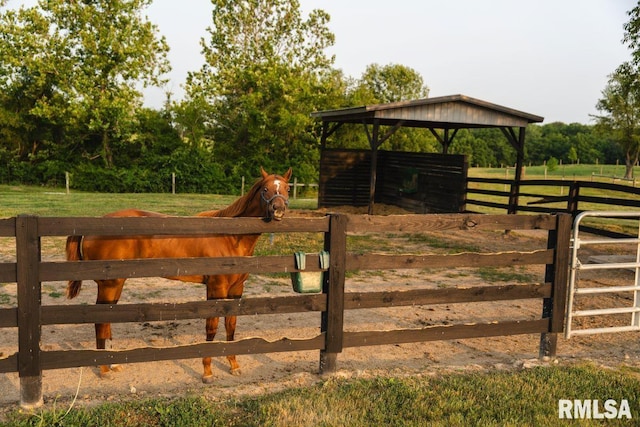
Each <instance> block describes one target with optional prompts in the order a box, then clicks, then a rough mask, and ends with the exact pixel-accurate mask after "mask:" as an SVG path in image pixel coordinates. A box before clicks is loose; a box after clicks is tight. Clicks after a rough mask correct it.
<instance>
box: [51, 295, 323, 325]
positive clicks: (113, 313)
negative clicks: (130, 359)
mask: <svg viewBox="0 0 640 427" xmlns="http://www.w3.org/2000/svg"><path fill="white" fill-rule="evenodd" d="M326 300H327V297H326V295H324V294H314V295H295V296H294V295H292V296H282V297H261V298H248V299H247V298H239V299H219V300H210V301H194V302H185V303H175V304H170V303H155V304H148V303H146V304H97V305H73V306H68V305H54V306H43V307H42V324H43V325H57V324H59V325H63V324H77V323H123V322H152V321H163V320H165V321H166V320H185V319H205V318H207V317H223V316H228V315H233V316H243V315H256V314H276V313H304V312H310V311H323V310H325V309H326V306H327V301H326Z"/></svg>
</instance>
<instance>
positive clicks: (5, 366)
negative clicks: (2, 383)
mask: <svg viewBox="0 0 640 427" xmlns="http://www.w3.org/2000/svg"><path fill="white" fill-rule="evenodd" d="M6 372H18V353H13V354H11V355H9V356H7V357H2V358H0V373H6Z"/></svg>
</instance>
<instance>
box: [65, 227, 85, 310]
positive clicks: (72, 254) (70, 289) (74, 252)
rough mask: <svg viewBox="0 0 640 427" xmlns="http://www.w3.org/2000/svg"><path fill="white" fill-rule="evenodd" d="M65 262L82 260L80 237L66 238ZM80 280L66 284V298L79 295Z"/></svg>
mask: <svg viewBox="0 0 640 427" xmlns="http://www.w3.org/2000/svg"><path fill="white" fill-rule="evenodd" d="M66 251H67V261H80V260H82V236H69V237H67V246H66ZM81 286H82V280H69V283H68V284H67V298H69V299H72V298H75V297H76V296H78V294H79V293H80V287H81Z"/></svg>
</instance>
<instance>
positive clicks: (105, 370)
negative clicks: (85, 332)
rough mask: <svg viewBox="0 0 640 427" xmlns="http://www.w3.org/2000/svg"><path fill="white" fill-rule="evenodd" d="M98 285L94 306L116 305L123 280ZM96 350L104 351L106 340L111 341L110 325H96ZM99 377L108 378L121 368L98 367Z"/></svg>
mask: <svg viewBox="0 0 640 427" xmlns="http://www.w3.org/2000/svg"><path fill="white" fill-rule="evenodd" d="M96 283H97V284H98V297H97V299H96V304H117V303H118V300H119V299H120V295H121V294H122V287H123V285H124V279H116V280H99V281H96ZM95 328H96V348H97V349H98V350H105V349H106V347H107V345H106V344H107V340H113V335H112V333H111V323H96V324H95ZM99 368H100V377H101V378H108V377H109V376H110V374H111V372H112V371H113V372H119V371H121V370H122V368H121V367H120V366H119V365H100V367H99Z"/></svg>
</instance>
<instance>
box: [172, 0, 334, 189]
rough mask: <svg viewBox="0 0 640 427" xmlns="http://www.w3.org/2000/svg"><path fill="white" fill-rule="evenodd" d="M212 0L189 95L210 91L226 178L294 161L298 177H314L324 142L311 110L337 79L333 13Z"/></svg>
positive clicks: (289, 4) (285, 3)
mask: <svg viewBox="0 0 640 427" xmlns="http://www.w3.org/2000/svg"><path fill="white" fill-rule="evenodd" d="M213 3H214V9H213V27H211V29H210V30H209V33H210V34H209V35H210V38H209V41H208V42H207V43H205V44H204V55H205V60H206V64H205V65H204V66H203V68H202V70H200V71H199V72H196V73H192V74H191V75H190V77H189V79H188V81H187V87H186V89H187V93H188V99H190V100H193V102H202V97H205V99H206V102H207V103H208V104H209V105H210V108H209V111H208V112H207V113H208V116H207V117H206V122H207V123H209V124H210V126H209V127H210V132H211V137H212V138H211V139H212V140H213V141H214V144H213V147H212V153H213V155H214V157H215V158H217V159H224V163H225V174H226V175H228V176H236V177H238V176H242V175H253V174H254V173H255V172H254V171H256V170H257V168H258V167H259V166H263V167H264V168H265V169H267V170H277V171H280V170H282V171H284V170H286V167H288V166H293V167H294V168H295V170H296V172H295V173H296V176H297V177H298V178H299V179H301V180H302V181H305V182H311V181H315V180H316V177H317V163H318V146H317V144H318V143H317V139H316V137H315V135H314V134H313V133H312V131H313V129H314V121H313V119H311V117H309V113H310V112H311V111H314V110H316V109H318V108H319V107H322V106H323V98H324V95H323V94H324V93H325V92H327V90H326V88H327V87H329V86H328V84H329V83H330V82H333V81H334V80H333V79H332V78H331V69H330V65H331V63H332V61H333V58H328V57H327V56H326V55H325V54H324V49H325V48H327V47H328V46H331V44H333V34H331V33H330V32H329V30H328V28H327V22H328V20H329V17H328V15H326V13H324V12H323V11H320V10H314V11H312V12H311V13H310V14H309V16H308V18H307V19H303V18H302V16H301V14H300V6H299V3H298V2H297V1H295V0H294V1H290V0H268V1H257V0H251V1H246V2H236V1H230V0H216V1H213ZM328 92H329V93H330V92H331V91H330V90H329V91H328ZM181 112H186V111H185V109H184V108H183V109H182V110H181Z"/></svg>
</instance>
